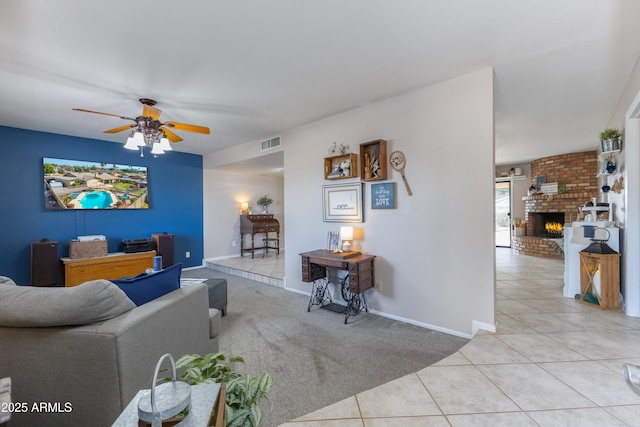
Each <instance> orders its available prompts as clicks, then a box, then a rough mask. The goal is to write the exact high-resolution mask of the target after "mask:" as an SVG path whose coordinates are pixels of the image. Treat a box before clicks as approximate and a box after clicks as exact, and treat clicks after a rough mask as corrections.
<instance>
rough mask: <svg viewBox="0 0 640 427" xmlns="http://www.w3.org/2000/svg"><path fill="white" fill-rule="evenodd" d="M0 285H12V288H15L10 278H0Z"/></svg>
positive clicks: (14, 283)
mask: <svg viewBox="0 0 640 427" xmlns="http://www.w3.org/2000/svg"><path fill="white" fill-rule="evenodd" d="M0 285H12V286H15V285H16V282H14V281H13V280H11V278H9V277H7V276H0Z"/></svg>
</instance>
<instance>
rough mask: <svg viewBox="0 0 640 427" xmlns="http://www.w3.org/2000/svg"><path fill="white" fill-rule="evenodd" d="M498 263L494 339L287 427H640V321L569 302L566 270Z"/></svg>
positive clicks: (504, 257)
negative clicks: (631, 383) (637, 377)
mask: <svg viewBox="0 0 640 427" xmlns="http://www.w3.org/2000/svg"><path fill="white" fill-rule="evenodd" d="M496 253H497V285H496V286H497V294H496V299H497V300H496V304H497V314H496V318H497V322H498V325H497V332H496V333H487V332H482V333H479V334H478V335H476V336H475V337H474V338H473V339H472V340H471V341H470V342H469V343H468V344H467V345H465V346H464V347H462V348H461V349H460V350H459V351H458V352H456V353H454V354H452V355H451V356H449V357H447V358H445V359H443V360H441V361H440V362H438V363H436V364H434V365H432V366H429V367H426V368H424V369H422V370H421V371H418V372H416V373H414V374H411V375H407V376H405V377H402V378H399V379H397V380H395V381H391V382H389V383H387V384H384V385H382V386H379V387H376V388H374V389H371V390H368V391H365V392H363V393H359V394H357V395H355V396H352V397H350V398H348V399H345V400H343V401H340V402H337V403H335V404H333V405H330V406H328V407H325V408H323V409H320V410H318V411H315V412H313V413H310V414H307V415H305V416H302V417H300V418H297V419H295V420H293V421H291V422H288V423H285V424H281V427H329V426H331V427H382V426H384V427H396V426H397V427H412V426H491V427H495V426H553V427H556V426H607V427H611V426H634V425H635V426H637V425H640V396H638V395H636V394H634V393H633V392H632V391H631V389H629V387H628V386H627V384H626V383H625V381H624V378H623V376H622V373H621V369H622V364H623V363H629V362H630V363H635V364H640V319H637V318H631V317H627V316H625V315H624V314H623V313H622V312H621V311H603V310H600V309H598V308H594V307H589V306H586V305H583V304H581V303H580V302H578V301H576V300H573V299H569V298H565V297H563V296H562V287H563V286H564V283H563V271H564V266H563V262H562V261H561V260H548V259H543V258H536V257H529V256H525V255H517V254H514V253H513V252H511V250H510V249H504V248H499V249H497V251H496Z"/></svg>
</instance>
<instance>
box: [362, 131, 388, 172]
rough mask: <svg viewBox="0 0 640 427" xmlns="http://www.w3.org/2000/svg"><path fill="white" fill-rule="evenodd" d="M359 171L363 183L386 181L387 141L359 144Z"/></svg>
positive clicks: (380, 140) (378, 140)
mask: <svg viewBox="0 0 640 427" xmlns="http://www.w3.org/2000/svg"><path fill="white" fill-rule="evenodd" d="M360 170H361V171H362V180H363V181H383V180H386V179H387V141H385V140H384V139H376V140H375V141H369V142H364V143H362V144H360Z"/></svg>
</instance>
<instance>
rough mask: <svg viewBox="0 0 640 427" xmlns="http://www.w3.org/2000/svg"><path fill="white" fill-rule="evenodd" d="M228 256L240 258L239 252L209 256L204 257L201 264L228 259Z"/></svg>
mask: <svg viewBox="0 0 640 427" xmlns="http://www.w3.org/2000/svg"><path fill="white" fill-rule="evenodd" d="M230 258H240V254H235V255H224V256H216V257H211V258H205V259H204V260H203V264H205V263H207V262H210V261H218V260H220V259H230Z"/></svg>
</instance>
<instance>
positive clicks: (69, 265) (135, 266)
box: [60, 251, 156, 286]
mask: <svg viewBox="0 0 640 427" xmlns="http://www.w3.org/2000/svg"><path fill="white" fill-rule="evenodd" d="M155 256H156V251H148V252H138V253H131V254H127V253H124V252H113V253H110V254H108V255H106V256H101V257H95V258H77V259H71V258H60V260H61V261H62V263H63V264H64V285H65V286H77V285H79V284H81V283H84V282H87V281H89V280H96V279H107V280H110V279H119V278H120V277H124V276H137V275H138V274H140V273H142V272H144V271H145V270H146V269H147V268H153V257H155Z"/></svg>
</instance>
